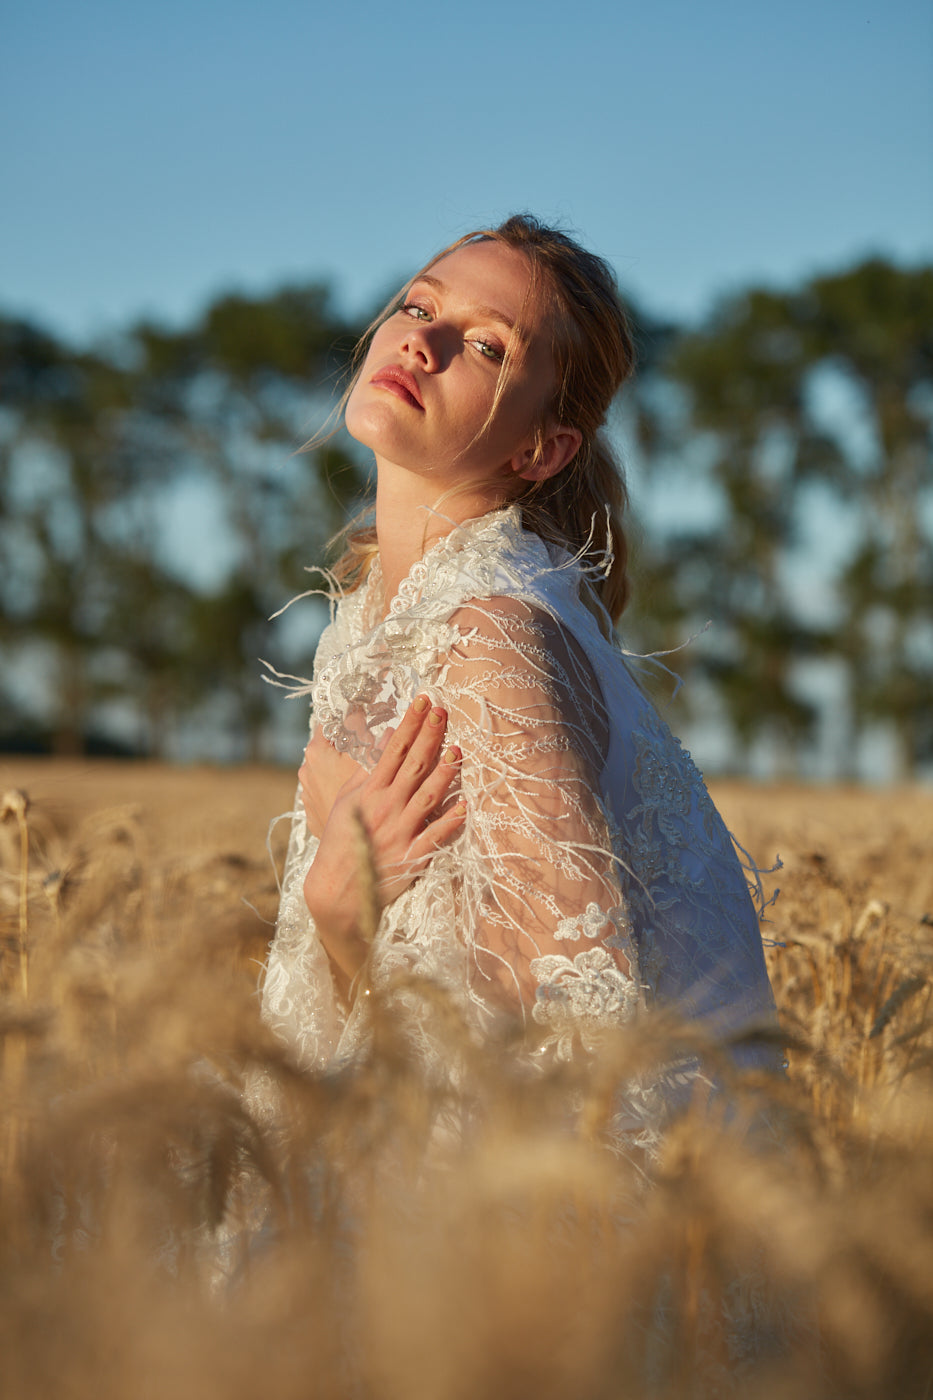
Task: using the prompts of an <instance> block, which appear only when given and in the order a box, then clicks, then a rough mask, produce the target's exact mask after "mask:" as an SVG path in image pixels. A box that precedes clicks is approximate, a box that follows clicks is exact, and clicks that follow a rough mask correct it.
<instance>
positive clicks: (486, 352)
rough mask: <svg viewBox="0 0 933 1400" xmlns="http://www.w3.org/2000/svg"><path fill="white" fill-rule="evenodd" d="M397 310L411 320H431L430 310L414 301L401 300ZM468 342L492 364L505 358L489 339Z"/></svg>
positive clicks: (481, 356)
mask: <svg viewBox="0 0 933 1400" xmlns="http://www.w3.org/2000/svg"><path fill="white" fill-rule="evenodd" d="M399 311H400V312H401V313H402V314H403V315H404V316H410V317H411V319H412V320H413V321H420V320H421V319H422V318H424V319H425V320H427V321H430V320H431V313H430V311H428V310H427V308H426V307H424V306H419V305H418V303H417V302H416V301H406V302H403V303H402V305H401V306H400V307H399ZM468 343H469V344H470V345H475V346H476V349H477V350H478V352H479V355H480V359H483V360H489V361H490V362H491V363H492V364H496V365H501V364H502V361H503V360H504V359H505V351H504V350H502V349H500V347H499V346H498V345H496V344H494V342H493V341H491V340H481V339H476V338H474V339H471V340H470V341H469V342H468Z"/></svg>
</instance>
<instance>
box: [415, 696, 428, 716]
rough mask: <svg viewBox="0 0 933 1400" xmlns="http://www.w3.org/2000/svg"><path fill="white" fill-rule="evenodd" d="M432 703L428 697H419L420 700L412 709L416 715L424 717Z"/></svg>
mask: <svg viewBox="0 0 933 1400" xmlns="http://www.w3.org/2000/svg"><path fill="white" fill-rule="evenodd" d="M430 703H431V702H430V700H429V699H428V697H427V696H426V695H419V696H418V699H417V700H416V701H415V703H414V705H413V706H412V709H413V710H414V712H415V714H416V715H423V714H424V712H425V710H426V709H427V708H428V706H429V705H430Z"/></svg>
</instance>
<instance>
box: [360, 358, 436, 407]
mask: <svg viewBox="0 0 933 1400" xmlns="http://www.w3.org/2000/svg"><path fill="white" fill-rule="evenodd" d="M369 382H370V384H378V386H379V388H380V389H386V390H388V392H389V393H390V394H395V395H396V396H397V397H398V398H400V399H402V400H403V401H404V402H405V403H409V404H411V406H412V407H413V408H420V409H421V411H422V412H424V401H423V400H422V397H421V390H420V389H419V388H418V381H417V379H416V378H415V376H414V375H413V374H410V373H409V372H408V370H407V369H402V366H401V365H385V366H384V367H383V368H382V369H377V370H376V373H375V374H374V375H373V377H372V378H371V379H370V381H369Z"/></svg>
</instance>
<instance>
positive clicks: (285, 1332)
mask: <svg viewBox="0 0 933 1400" xmlns="http://www.w3.org/2000/svg"><path fill="white" fill-rule="evenodd" d="M292 795H293V779H292V778H291V777H290V776H289V775H287V774H283V773H282V772H281V770H272V769H247V770H214V769H206V768H205V769H185V770H173V769H169V768H165V767H159V766H156V765H149V764H144V763H139V764H119V763H110V762H103V761H95V762H79V761H64V760H54V761H53V760H27V759H10V760H6V761H5V762H4V763H3V765H2V777H0V801H2V804H3V823H2V825H0V939H2V943H0V948H2V963H0V981H2V1001H0V1054H2V1060H0V1094H2V1117H0V1393H2V1395H3V1396H4V1397H7V1396H9V1397H15V1398H16V1400H19V1397H23V1400H33V1397H36V1400H40V1397H41V1400H46V1397H49V1400H51V1397H53V1396H54V1397H56V1400H58V1397H75V1400H78V1397H84V1396H91V1395H93V1396H95V1397H101V1398H102V1400H111V1397H113V1400H117V1397H119V1400H124V1397H126V1398H127V1400H136V1397H140V1400H149V1397H157V1396H158V1397H162V1396H169V1395H171V1396H177V1397H179V1400H187V1398H188V1397H191V1400H194V1397H198V1400H214V1398H215V1397H216V1400H241V1397H242V1400H246V1398H247V1397H251V1398H252V1397H258V1396H260V1395H262V1396H269V1397H271V1400H279V1397H281V1398H282V1400H293V1397H294V1400H299V1398H302V1400H303V1397H322V1400H331V1397H334V1400H336V1397H344V1396H346V1397H358V1396H359V1397H365V1400H396V1397H397V1398H398V1400H402V1397H404V1398H405V1400H461V1397H462V1398H463V1400H466V1397H468V1396H469V1397H474V1396H477V1395H480V1396H489V1397H491V1398H492V1400H498V1397H502V1400H512V1397H526V1396H528V1397H531V1396H533V1397H535V1400H648V1397H651V1400H675V1398H676V1400H680V1397H698V1398H699V1397H703V1398H704V1400H705V1397H708V1396H709V1397H711V1396H718V1395H729V1394H736V1395H742V1396H754V1397H762V1400H770V1398H771V1397H774V1400H790V1397H803V1398H804V1400H810V1397H814V1398H817V1397H824V1396H825V1397H827V1398H829V1397H837V1396H838V1397H853V1400H855V1398H856V1397H865V1398H866V1400H868V1398H869V1397H871V1398H872V1400H874V1397H878V1400H881V1397H885V1400H887V1397H898V1400H900V1397H905V1400H914V1397H917V1398H918V1400H919V1397H929V1396H931V1395H933V1011H931V1007H930V998H931V987H933V980H931V955H933V859H931V856H933V794H931V793H930V792H929V791H924V790H921V789H917V788H903V789H898V790H887V791H877V792H875V791H866V790H859V789H846V790H842V789H816V788H814V789H809V788H800V787H752V786H743V785H740V784H720V785H714V788H713V795H714V797H715V799H716V801H717V803H718V804H719V805H720V807H721V810H722V811H723V814H724V816H725V818H726V820H727V823H728V824H729V825H730V828H731V829H732V830H733V831H734V832H735V833H736V835H737V836H738V837H739V839H740V840H741V841H742V843H743V845H744V846H745V847H746V848H747V849H748V850H750V851H751V852H752V853H753V855H754V856H755V858H756V859H757V860H758V861H759V862H760V863H761V864H762V865H770V864H772V863H773V862H774V860H775V858H776V857H777V856H780V858H781V860H782V862H783V865H782V868H781V869H780V870H778V871H776V872H775V873H774V874H773V875H772V876H770V877H769V879H770V881H771V883H772V886H773V885H779V886H780V890H781V892H780V895H779V897H778V898H777V900H776V902H775V903H774V905H773V906H772V907H771V908H770V909H769V911H768V912H769V923H768V924H767V925H766V926H765V929H764V932H765V935H766V937H767V938H768V939H770V940H772V941H773V946H769V948H768V960H769V966H770V969H771V974H772V980H773V983H774V987H775V993H776V997H777V1001H778V1005H779V1010H780V1013H781V1017H782V1024H783V1027H784V1031H785V1035H786V1044H787V1058H788V1065H789V1068H788V1074H787V1077H786V1079H784V1080H775V1079H773V1078H768V1077H765V1076H761V1075H759V1076H757V1077H756V1076H754V1075H751V1076H746V1077H745V1078H744V1079H743V1080H741V1081H739V1080H738V1079H737V1078H736V1079H735V1080H734V1082H731V1084H730V1094H729V1096H728V1099H729V1102H730V1104H731V1105H732V1111H731V1112H730V1114H729V1115H728V1121H726V1120H724V1118H723V1115H722V1114H718V1115H717V1114H711V1113H709V1112H707V1113H705V1114H701V1113H699V1112H691V1113H688V1114H687V1115H686V1116H684V1117H682V1118H681V1119H679V1120H677V1121H676V1122H675V1123H673V1124H672V1126H671V1127H670V1129H669V1131H668V1132H667V1134H666V1137H665V1140H664V1142H663V1143H662V1145H661V1149H660V1151H659V1153H658V1154H656V1155H655V1156H653V1157H652V1158H651V1160H650V1161H648V1160H647V1159H644V1160H642V1159H639V1158H638V1156H637V1154H634V1153H633V1154H630V1155H626V1154H622V1155H619V1154H616V1153H613V1152H611V1151H609V1149H608V1147H607V1146H606V1142H607V1123H608V1121H609V1118H610V1116H611V1113H612V1111H613V1104H615V1103H616V1102H617V1097H618V1094H619V1093H620V1092H622V1093H624V1091H625V1085H626V1083H629V1084H631V1083H635V1082H636V1081H637V1078H638V1076H639V1075H642V1074H644V1073H645V1072H647V1071H648V1070H650V1067H651V1065H652V1064H657V1063H661V1062H663V1060H664V1057H665V1055H666V1054H667V1055H669V1054H670V1045H671V1043H672V1042H673V1041H676V1040H677V1037H678V1036H681V1037H683V1036H684V1035H685V1034H686V1033H687V1032H685V1031H684V1029H683V1028H677V1027H672V1026H669V1025H667V1024H666V1023H663V1021H662V1018H659V1019H658V1022H657V1025H656V1026H654V1027H652V1028H650V1030H648V1031H646V1029H645V1027H644V1025H642V1027H641V1029H640V1032H639V1036H638V1039H637V1041H633V1038H632V1036H628V1037H626V1036H622V1035H620V1036H619V1037H618V1038H614V1039H612V1040H611V1041H610V1040H607V1042H606V1046H605V1054H604V1056H603V1057H602V1060H601V1062H600V1063H599V1064H598V1065H597V1066H596V1067H595V1069H594V1067H592V1066H590V1067H589V1068H584V1067H582V1066H572V1067H570V1068H567V1067H554V1068H552V1069H537V1070H535V1072H534V1073H533V1074H532V1073H530V1072H529V1070H528V1057H527V1055H526V1054H524V1053H523V1051H522V1047H521V1045H520V1043H518V1040H517V1037H516V1036H515V1035H513V1036H512V1037H511V1039H510V1038H509V1037H508V1036H505V1037H504V1038H503V1039H502V1040H501V1041H500V1042H498V1043H497V1044H495V1045H490V1046H484V1047H477V1046H476V1045H475V1044H472V1043H470V1042H469V1041H468V1039H467V1038H466V1037H465V1035H464V1033H463V1030H462V1028H461V1027H460V1026H459V1025H458V1023H457V1020H456V1017H455V1016H454V1015H453V1014H452V1012H451V1009H450V1008H449V1007H445V1005H444V1004H443V1002H442V1000H441V999H440V998H438V997H436V996H434V994H433V993H432V990H431V989H430V988H423V989H421V991H422V994H423V996H424V1000H425V1006H426V1008H427V1010H426V1014H429V1015H431V1016H434V1017H436V1018H439V1024H441V1023H442V1024H443V1025H444V1026H445V1027H446V1030H445V1034H447V1035H448V1036H449V1042H450V1047H451V1063H452V1064H454V1063H455V1064H456V1065H457V1074H456V1076H455V1088H451V1085H449V1084H447V1085H444V1086H439V1085H438V1084H437V1083H434V1082H427V1080H426V1078H425V1076H424V1074H423V1072H422V1071H421V1070H420V1069H419V1065H418V1062H417V1059H416V1057H414V1056H412V1054H411V1053H410V1050H409V1047H408V1046H407V1045H406V1043H405V1042H404V1040H403V1039H402V1038H400V1036H399V1035H398V1033H397V1030H396V1028H395V1026H394V1024H393V1020H392V1017H391V1014H389V1012H390V1008H387V1007H381V1006H379V1005H376V1007H375V1009H374V1037H373V1048H372V1051H371V1053H370V1054H369V1055H368V1057H366V1058H365V1060H364V1061H363V1062H361V1063H360V1064H359V1065H358V1066H356V1067H354V1068H353V1069H352V1070H346V1071H343V1072H341V1073H339V1074H331V1075H328V1076H324V1075H317V1076H315V1075H308V1074H302V1073H300V1072H299V1071H297V1070H296V1069H295V1067H294V1066H293V1065H291V1064H290V1063H289V1061H288V1058H287V1056H286V1055H285V1054H284V1053H283V1050H282V1047H280V1046H279V1045H278V1044H277V1043H275V1042H274V1041H273V1040H272V1039H271V1037H270V1036H269V1035H268V1033H267V1032H266V1031H265V1029H264V1027H263V1026H262V1024H261V1022H260V1020H259V1016H258V997H257V985H258V980H259V976H260V969H261V964H262V960H263V958H264V955H265V949H266V946H267V943H268V939H269V937H270V936H271V931H272V930H271V921H272V920H273V919H274V915H275V907H276V901H277V889H276V879H275V871H274V866H273V862H272V859H270V854H269V853H267V850H266V840H267V832H268V830H269V826H270V822H271V821H272V819H273V818H274V817H275V816H276V815H277V814H278V813H281V812H282V811H284V810H286V809H287V808H289V807H290V805H291V801H292ZM284 838H285V824H284V823H281V824H280V825H279V826H278V827H276V828H274V829H273V831H272V834H271V837H270V841H269V845H270V849H271V854H272V856H274V857H275V858H276V859H279V860H280V859H281V855H282V850H283V846H284ZM706 1051H708V1053H709V1054H710V1055H714V1053H715V1047H707V1048H706ZM706 1051H705V1052H704V1053H706ZM257 1076H259V1077H260V1078H261V1079H262V1081H263V1082H265V1083H271V1084H273V1085H274V1090H275V1094H276V1096H277V1100H276V1101H277V1102H278V1104H279V1108H280V1111H279V1112H278V1113H277V1114H276V1116H275V1118H274V1119H270V1118H268V1117H263V1115H262V1114H259V1113H257V1112H254V1111H253V1110H252V1107H251V1104H252V1102H253V1100H252V1099H251V1096H250V1092H251V1091H250V1086H251V1085H253V1084H254V1083H255V1082H256V1077H257ZM452 1125H453V1127H452ZM749 1125H752V1128H751V1130H749ZM454 1128H455V1130H454ZM740 1128H742V1129H744V1131H740Z"/></svg>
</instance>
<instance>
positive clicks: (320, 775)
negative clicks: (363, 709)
mask: <svg viewBox="0 0 933 1400" xmlns="http://www.w3.org/2000/svg"><path fill="white" fill-rule="evenodd" d="M364 771H365V770H364V769H363V768H362V767H361V765H360V764H359V763H357V762H356V760H355V759H353V758H351V757H350V756H349V754H345V753H338V752H337V750H336V749H335V748H334V746H333V744H330V743H328V741H327V740H326V739H325V738H324V735H323V734H322V733H321V730H320V727H318V728H316V729H315V731H314V734H313V735H312V737H311V740H310V742H309V743H308V745H307V747H306V748H305V761H304V763H303V764H302V765H301V767H300V768H299V769H298V781H299V783H300V784H301V802H302V806H303V807H304V809H305V820H306V821H307V823H308V830H309V831H310V832H311V835H312V836H317V837H318V838H320V837H321V836H322V835H323V832H324V828H325V826H326V825H327V818H328V817H329V816H330V814H331V811H332V810H333V806H334V803H335V801H336V800H337V794H338V792H339V791H340V789H341V788H342V787H343V785H344V783H348V782H351V781H352V780H353V779H354V778H356V777H358V776H359V774H360V773H363V772H364Z"/></svg>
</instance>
